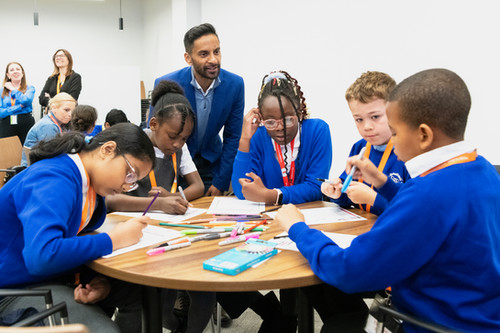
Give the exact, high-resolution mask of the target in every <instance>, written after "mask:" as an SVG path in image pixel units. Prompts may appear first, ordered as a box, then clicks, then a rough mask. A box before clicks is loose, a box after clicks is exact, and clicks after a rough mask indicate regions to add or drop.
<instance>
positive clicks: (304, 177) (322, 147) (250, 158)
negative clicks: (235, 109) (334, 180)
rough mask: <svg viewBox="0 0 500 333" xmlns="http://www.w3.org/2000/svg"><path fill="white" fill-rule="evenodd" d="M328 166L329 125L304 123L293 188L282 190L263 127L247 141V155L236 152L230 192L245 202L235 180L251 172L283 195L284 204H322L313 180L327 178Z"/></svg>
mask: <svg viewBox="0 0 500 333" xmlns="http://www.w3.org/2000/svg"><path fill="white" fill-rule="evenodd" d="M331 165H332V140H331V137H330V128H329V127H328V124H327V123H325V122H324V121H323V120H321V119H305V120H304V121H303V122H302V129H301V132H300V148H299V155H298V156H297V159H296V161H295V185H293V186H288V187H285V186H284V184H283V177H282V176H281V170H280V166H279V163H278V159H277V158H276V153H275V152H274V148H273V144H272V141H271V137H270V136H269V134H267V130H266V128H265V127H259V129H257V132H255V134H254V135H253V137H252V140H251V141H250V152H248V153H244V152H241V151H238V153H237V155H236V159H235V161H234V166H233V175H232V184H233V191H234V194H235V195H236V196H237V197H238V198H240V199H245V198H244V197H243V194H242V193H241V185H240V183H239V181H238V179H240V178H247V177H246V176H245V173H247V172H254V173H255V174H256V175H258V176H259V177H261V178H262V182H263V183H264V185H265V186H266V187H267V188H269V189H273V188H279V189H280V190H281V191H282V193H283V203H294V204H299V203H303V202H309V201H316V200H321V197H322V194H321V184H320V182H319V181H317V180H316V178H325V179H326V178H328V174H329V173H330V166H331Z"/></svg>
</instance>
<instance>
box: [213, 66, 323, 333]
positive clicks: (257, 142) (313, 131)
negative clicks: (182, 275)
mask: <svg viewBox="0 0 500 333" xmlns="http://www.w3.org/2000/svg"><path fill="white" fill-rule="evenodd" d="M331 163H332V142H331V137H330V129H329V127H328V124H327V123H325V122H324V121H323V120H321V119H308V114H307V108H306V103H305V98H304V96H303V93H302V90H301V88H300V86H299V84H298V82H297V80H296V79H295V78H293V77H292V76H290V75H289V74H288V73H287V72H285V71H278V72H273V73H270V74H269V75H266V76H264V78H263V79H262V86H261V89H260V93H259V97H258V107H257V108H253V109H251V110H250V111H249V112H248V113H247V114H246V115H245V116H244V119H243V129H242V134H241V138H240V143H239V147H238V152H237V154H236V158H235V161H234V165H233V174H232V186H233V191H234V193H235V194H236V196H237V197H238V198H240V199H246V200H250V201H259V202H266V203H268V204H276V205H279V204H282V203H296V204H299V203H303V202H310V201H316V200H321V197H322V195H321V188H320V183H319V181H318V180H317V179H316V178H326V177H328V174H329V172H330V166H331ZM295 292H296V289H293V290H281V291H280V300H281V304H280V301H278V299H277V297H276V295H275V294H274V292H270V293H268V294H266V295H265V296H264V295H262V294H261V293H259V292H245V293H217V299H218V301H219V303H220V304H221V305H222V306H223V308H224V309H225V310H226V311H227V313H228V314H229V315H230V317H231V318H237V317H238V316H239V315H240V314H241V313H243V312H244V311H245V310H246V309H247V308H251V309H252V310H253V311H255V312H256V313H257V314H258V315H259V316H261V318H262V319H263V322H262V324H261V327H260V329H259V332H261V333H265V332H295V330H296V326H297V319H296V316H295V311H294V309H290V308H293V307H294V305H295V294H294V293H295Z"/></svg>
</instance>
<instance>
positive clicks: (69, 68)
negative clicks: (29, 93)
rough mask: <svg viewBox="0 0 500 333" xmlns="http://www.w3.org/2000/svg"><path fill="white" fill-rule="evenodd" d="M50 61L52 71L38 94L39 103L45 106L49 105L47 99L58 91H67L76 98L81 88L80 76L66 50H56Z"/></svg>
mask: <svg viewBox="0 0 500 333" xmlns="http://www.w3.org/2000/svg"><path fill="white" fill-rule="evenodd" d="M52 62H53V63H54V71H53V72H52V74H51V75H50V76H49V78H48V79H47V81H46V82H45V86H44V87H43V89H42V92H41V93H40V96H38V101H39V102H40V105H41V106H42V107H45V108H46V107H47V106H48V105H49V100H50V99H51V98H52V97H54V96H55V95H57V94H59V93H60V92H67V93H68V94H70V95H71V96H73V98H74V99H75V100H78V96H80V91H81V90H82V77H81V76H80V74H78V73H76V72H75V71H73V57H72V56H71V53H69V51H68V50H64V49H59V50H57V51H56V53H54V55H53V56H52Z"/></svg>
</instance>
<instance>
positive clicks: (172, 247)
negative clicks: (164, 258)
mask: <svg viewBox="0 0 500 333" xmlns="http://www.w3.org/2000/svg"><path fill="white" fill-rule="evenodd" d="M190 245H191V242H187V243H186V242H184V243H179V244H175V245H167V246H162V247H157V248H155V249H151V250H149V251H148V252H146V253H147V255H148V256H154V255H157V254H161V253H163V252H167V251H171V250H175V249H180V248H182V247H187V246H190Z"/></svg>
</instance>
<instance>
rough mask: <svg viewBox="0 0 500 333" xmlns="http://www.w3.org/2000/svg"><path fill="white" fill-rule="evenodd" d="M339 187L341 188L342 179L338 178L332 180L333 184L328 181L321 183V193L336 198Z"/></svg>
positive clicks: (338, 193) (338, 194)
mask: <svg viewBox="0 0 500 333" xmlns="http://www.w3.org/2000/svg"><path fill="white" fill-rule="evenodd" d="M341 189H342V180H341V179H340V178H337V179H335V180H334V181H333V184H329V183H322V184H321V193H323V194H324V195H326V196H327V197H330V198H332V199H338V198H339V197H340V195H341V193H340V190H341Z"/></svg>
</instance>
